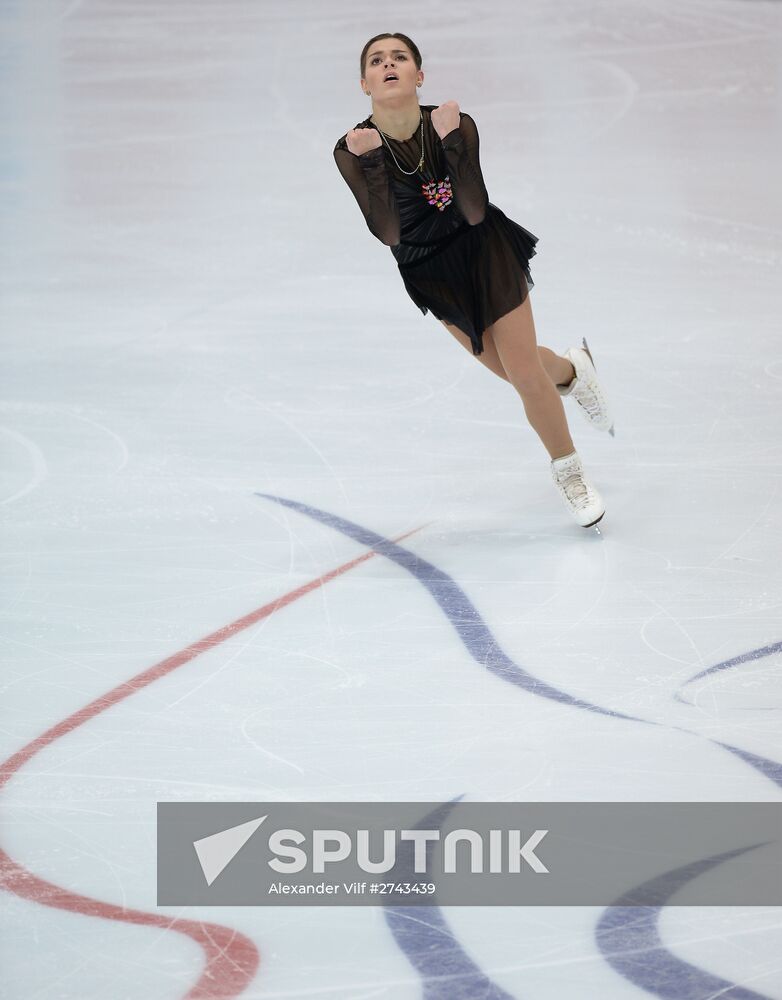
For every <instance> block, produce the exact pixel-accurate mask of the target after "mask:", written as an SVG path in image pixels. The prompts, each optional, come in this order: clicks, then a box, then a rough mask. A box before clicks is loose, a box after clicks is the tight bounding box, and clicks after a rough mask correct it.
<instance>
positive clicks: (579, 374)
mask: <svg viewBox="0 0 782 1000" xmlns="http://www.w3.org/2000/svg"><path fill="white" fill-rule="evenodd" d="M583 344H584V346H583V347H569V348H568V349H567V351H565V355H564V356H565V357H566V358H567V359H568V361H569V362H570V363H571V364H572V365H573V367H574V368H575V370H576V375H575V378H574V379H573V381H572V382H571V383H570V384H569V385H558V386H557V391H558V392H559V394H560V396H570V395H572V396H573V399H575V401H576V402H577V403H578V405H579V408H580V410H581V412H582V413H583V414H584V417H585V419H586V420H587V421H588V422H589V423H590V424H591V425H592V426H593V427H595V428H597V430H599V431H608V433H609V434H610V435H611V437H613V436H614V418H613V417H612V416H611V410H610V408H609V405H608V400H607V398H606V394H605V390H604V389H603V387H602V386H601V384H600V382H599V381H598V378H597V372H596V371H595V363H594V361H593V360H592V354H591V353H590V350H589V347H588V345H587V342H586V339H585V338H583Z"/></svg>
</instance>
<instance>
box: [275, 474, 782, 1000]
mask: <svg viewBox="0 0 782 1000" xmlns="http://www.w3.org/2000/svg"><path fill="white" fill-rule="evenodd" d="M256 496H259V497H264V498H266V499H268V500H274V501H275V502H277V503H280V504H282V505H283V506H286V507H291V508H293V509H294V510H298V511H299V512H300V513H302V514H306V515H307V516H309V517H311V518H313V519H314V520H317V521H320V522H321V523H323V524H326V525H328V526H329V527H332V528H335V529H336V530H337V531H340V532H342V533H343V534H344V535H347V536H348V537H349V538H353V539H354V540H355V541H357V542H360V543H361V544H363V545H366V546H367V547H368V548H371V549H373V550H374V551H375V552H377V553H378V554H379V555H384V556H386V558H388V559H391V560H392V561H393V562H396V563H397V564H398V565H400V566H402V567H403V568H404V569H406V570H408V572H410V573H411V574H412V575H413V576H414V577H415V578H416V579H417V580H418V581H419V582H420V583H421V584H422V585H423V586H424V587H426V589H427V590H428V591H429V592H430V594H431V595H432V596H433V597H434V599H435V600H436V601H437V603H438V604H439V605H440V608H441V609H442V611H443V613H444V614H445V616H446V617H447V618H448V620H449V621H450V622H451V624H452V625H453V626H454V628H455V629H456V632H457V634H458V635H459V637H460V639H461V640H462V642H463V643H464V645H465V646H466V648H467V650H468V652H469V653H470V654H471V655H472V656H473V657H474V658H475V659H476V660H477V661H478V663H480V665H481V666H484V667H486V668H487V669H488V670H490V671H491V672H492V673H494V674H496V675H497V676H499V677H500V678H502V679H503V680H506V681H509V682H510V683H512V684H515V685H517V686H518V687H520V688H522V689H524V690H526V691H528V692H530V693H531V694H536V695H539V696H540V697H543V698H550V699H552V700H554V701H558V702H560V703H563V704H568V705H572V706H574V707H577V708H584V709H587V710H589V711H593V712H597V713H599V714H601V715H610V716H613V717H615V718H620V719H628V720H630V721H633V722H642V723H644V724H647V725H658V723H655V722H649V720H647V719H639V718H636V717H635V716H630V715H625V714H623V713H621V712H613V711H611V710H609V709H605V708H601V707H599V706H597V705H592V704H590V703H589V702H585V701H581V700H580V699H577V698H574V697H572V696H571V695H569V694H567V693H566V692H563V691H559V690H558V689H557V688H554V687H550V686H549V685H548V684H545V683H543V682H542V681H540V680H538V678H536V677H534V676H533V675H532V674H529V673H528V672H527V671H526V670H524V669H523V668H522V667H519V666H518V665H517V664H515V663H514V662H513V661H512V660H511V659H510V658H509V657H508V656H506V654H505V653H503V652H502V650H501V649H500V648H499V646H498V645H497V643H496V642H495V640H494V638H493V636H492V635H491V632H490V631H489V629H488V628H487V626H486V624H485V623H484V621H483V619H482V618H481V617H480V615H479V614H478V611H477V610H476V608H475V607H474V605H473V604H472V602H471V601H470V600H469V598H468V597H467V595H466V594H465V593H464V592H463V591H462V590H461V588H460V587H459V586H458V585H457V584H456V582H455V581H454V580H453V579H451V577H449V576H448V575H447V574H446V573H443V572H442V571H441V570H439V569H437V567H436V566H433V565H432V564H431V563H429V562H427V561H426V560H425V559H422V558H421V557H420V556H416V555H415V554H414V553H412V552H408V550H407V549H404V548H402V546H400V545H397V544H396V543H395V542H392V541H391V540H390V539H387V538H384V537H383V536H382V535H378V534H376V533H375V532H373V531H370V530H369V529H368V528H363V527H361V526H360V525H357V524H354V523H353V522H352V521H348V520H346V519H345V518H341V517H338V516H337V515H335V514H330V513H328V512H327V511H322V510H319V509H318V508H316V507H311V506H309V505H307V504H304V503H300V502H298V501H296V500H289V499H287V498H285V497H277V496H273V495H271V494H269V493H256ZM693 679H694V678H693ZM675 728H678V729H681V731H682V732H688V730H685V729H683V728H682V727H675ZM709 742H710V743H713V744H714V745H715V746H720V747H723V748H724V749H725V750H728V751H729V752H730V753H733V754H735V755H737V756H738V757H740V758H741V759H742V760H743V761H744V762H745V763H747V764H749V765H750V766H751V767H753V768H754V769H755V770H757V771H759V772H760V773H761V774H762V775H763V776H764V777H766V778H769V779H770V780H771V781H773V782H774V783H775V784H777V785H779V786H780V787H782V765H780V764H778V763H777V762H776V761H773V760H769V759H767V758H764V757H760V756H758V755H757V754H752V753H750V752H749V751H746V750H742V749H740V748H739V747H734V746H731V745H730V744H728V743H721V742H719V741H718V740H712V739H709ZM735 853H740V852H731V853H730V854H729V855H724V856H721V859H726V858H727V857H730V856H733V855H734V854H735ZM710 860H711V861H712V862H713V863H714V864H718V863H719V860H714V859H704V861H701V862H697V863H696V865H695V866H693V865H689V866H687V867H686V869H681V870H680V871H689V872H692V871H694V870H695V868H696V867H697V866H698V865H700V866H708V864H709V861H710ZM700 870H706V868H705V867H701V869H700ZM699 873H700V871H698V872H696V874H699ZM690 877H695V876H694V875H692V876H690ZM662 878H664V876H663V877H662ZM402 881H404V880H402ZM685 881H686V879H685ZM623 902H624V897H623V899H621V900H618V901H617V903H616V904H614V905H612V906H611V907H609V908H608V909H607V910H606V911H605V913H604V916H603V918H602V920H601V921H600V924H599V925H598V930H597V933H598V944H599V947H600V951H601V952H602V953H603V955H604V957H605V958H606V959H607V960H608V961H609V964H611V965H612V967H613V968H615V969H617V971H619V972H620V973H621V974H622V975H623V976H626V978H628V979H630V980H631V981H632V982H637V983H638V984H639V985H642V986H643V988H644V989H647V990H649V992H651V993H655V994H656V995H657V996H660V997H664V998H666V1000H668V998H670V1000H703V996H704V990H706V994H705V995H708V991H709V990H710V989H711V992H712V993H715V992H716V991H717V990H723V991H725V990H727V992H722V993H720V994H719V995H720V996H721V997H725V998H729V1000H770V998H768V997H764V996H762V995H761V994H759V993H753V992H752V991H751V990H744V989H743V988H742V987H739V986H735V985H733V984H731V983H727V982H724V981H723V980H719V979H717V978H716V977H712V976H711V975H710V974H708V973H706V972H703V971H702V970H700V969H698V968H697V967H695V966H692V965H689V964H688V963H686V962H681V961H679V960H678V959H677V958H676V957H675V956H674V955H672V954H671V953H669V952H667V951H665V949H664V948H663V947H662V942H661V941H660V938H659V935H658V934H657V919H658V916H659V912H660V907H642V908H640V909H641V911H642V912H641V914H640V915H639V914H638V910H639V908H638V907H637V906H633V905H632V903H627V904H626V905H622V904H623ZM410 911H413V912H410ZM420 911H423V912H424V913H425V914H426V916H424V917H421V916H420ZM386 920H387V922H388V924H389V927H390V929H391V932H392V933H393V935H394V938H395V940H396V941H397V943H398V945H399V947H400V948H401V949H402V951H403V952H404V954H405V955H406V956H407V957H408V959H409V960H410V962H411V963H412V964H413V966H414V967H415V968H416V970H417V971H418V972H419V974H420V975H421V977H422V979H423V981H424V1000H448V998H449V997H454V998H456V1000H472V998H474V997H476V996H481V997H482V998H485V1000H512V998H510V996H509V994H507V993H505V992H504V991H502V990H500V988H499V987H498V986H496V985H495V984H493V983H492V982H491V981H490V980H489V979H488V978H487V977H486V976H485V975H484V973H483V972H482V971H481V970H480V968H479V967H478V966H477V965H475V963H474V962H473V961H472V959H470V958H469V956H468V955H467V954H466V953H465V952H464V950H463V949H462V947H461V945H460V944H459V942H458V941H457V940H456V938H454V936H453V934H452V932H451V931H450V930H449V928H448V925H447V923H446V921H445V918H444V917H443V915H442V911H441V910H440V909H439V907H426V908H424V907H404V906H389V908H388V910H387V914H386ZM613 941H615V942H616V943H618V945H619V946H620V948H621V951H620V952H619V953H618V954H615V953H614V951H613V950H612V944H613ZM639 944H641V945H644V946H645V947H646V953H647V954H648V953H649V952H650V950H653V951H654V953H655V959H654V961H653V962H652V963H651V964H649V963H648V959H645V958H642V959H641V960H640V962H641V963H643V964H642V966H641V967H639V961H638V960H636V959H634V957H633V956H632V955H630V956H629V957H628V956H627V955H626V953H627V952H630V951H635V950H636V948H637V947H638V945H639ZM440 970H444V971H440ZM650 973H651V974H653V975H654V980H652V979H651V978H650V977H649V974H650ZM681 976H684V981H683V982H678V981H677V977H681ZM660 977H661V978H660ZM671 983H675V988H674V987H670V988H669V985H668V984H671ZM690 983H694V984H696V986H694V987H693V989H694V990H697V993H696V992H693V991H692V990H690V988H689V984H690ZM710 983H716V984H718V985H717V987H716V988H712V987H711V986H709V984H710ZM463 989H464V990H466V991H467V992H463ZM481 991H483V992H481Z"/></svg>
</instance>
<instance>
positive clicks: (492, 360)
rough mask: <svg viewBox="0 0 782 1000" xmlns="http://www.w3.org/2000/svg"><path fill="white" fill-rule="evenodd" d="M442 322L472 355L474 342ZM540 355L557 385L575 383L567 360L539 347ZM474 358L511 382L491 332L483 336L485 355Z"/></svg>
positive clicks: (460, 331)
mask: <svg viewBox="0 0 782 1000" xmlns="http://www.w3.org/2000/svg"><path fill="white" fill-rule="evenodd" d="M440 322H441V323H442V324H443V326H444V327H445V329H446V330H447V331H448V332H449V333H451V334H453V336H454V337H455V338H456V339H457V340H458V341H459V343H460V344H461V345H462V347H465V348H466V349H467V350H468V351H469V352H470V354H472V342H471V341H470V338H469V336H468V335H467V334H466V333H465V332H464V330H460V329H459V327H458V326H453V325H452V324H451V323H446V322H445V320H444V319H443V320H440ZM538 354H539V355H540V363H541V364H542V365H543V368H544V369H545V371H546V374H547V375H548V377H549V378H550V379H551V381H552V382H553V383H554V384H555V385H568V384H569V383H570V382H572V381H573V379H574V378H575V375H576V372H575V369H574V368H573V365H571V363H570V362H569V361H568V359H567V358H563V357H560V355H559V354H555V353H554V351H552V350H551V349H550V348H548V347H538ZM473 356H474V357H475V358H476V359H477V360H478V361H480V362H481V364H482V365H485V366H486V368H488V369H489V371H491V372H494V374H495V375H499V377H500V378H501V379H504V380H505V381H506V382H510V379H509V378H508V373H507V372H506V371H505V368H504V367H503V364H502V361H500V357H499V355H498V354H497V348H496V347H495V346H494V340H493V339H492V335H491V331H490V330H487V331H485V332H484V335H483V354H477V355H473Z"/></svg>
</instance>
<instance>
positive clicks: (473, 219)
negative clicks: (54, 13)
mask: <svg viewBox="0 0 782 1000" xmlns="http://www.w3.org/2000/svg"><path fill="white" fill-rule="evenodd" d="M459 114H460V116H461V119H460V122H459V127H458V128H455V129H454V130H453V132H449V133H448V135H446V136H445V138H444V139H443V140H442V144H443V154H444V156H445V161H446V163H447V164H448V174H449V176H450V178H451V187H452V188H453V194H454V198H455V199H456V204H457V205H458V206H459V211H460V212H461V213H462V215H463V216H464V218H465V219H466V220H467V222H468V223H469V224H470V225H471V226H477V225H478V223H479V222H483V219H484V217H485V215H486V208H487V207H488V204H489V196H488V194H487V192H486V185H485V184H484V182H483V174H482V173H481V164H480V159H479V157H478V145H479V143H478V129H477V128H476V126H475V122H474V121H473V120H472V118H471V117H470V116H469V115H468V114H467V113H466V112H464V111H461V112H459Z"/></svg>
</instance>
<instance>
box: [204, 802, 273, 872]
mask: <svg viewBox="0 0 782 1000" xmlns="http://www.w3.org/2000/svg"><path fill="white" fill-rule="evenodd" d="M267 815H268V813H267ZM265 819H266V816H261V818H260V819H251V820H250V821H249V823H241V824H240V825H239V826H232V827H230V829H228V830H221V831H220V832H219V833H213V834H212V835H211V836H209V837H202V838H201V840H194V841H193V847H195V850H196V854H197V855H198V860H199V861H200V862H201V871H202V872H203V873H204V878H205V879H206V884H207V885H211V884H212V882H214V880H215V879H216V878H217V876H218V875H219V874H220V872H221V871H222V870H223V869H224V868H225V866H226V865H227V864H229V863H230V862H231V861H232V860H233V859H234V858H235V857H236V855H237V854H238V853H239V851H241V849H242V848H243V847H244V845H245V844H246V843H247V841H248V840H249V839H250V837H252V835H253V834H254V833H255V831H256V830H257V829H258V827H259V826H260V825H261V823H263V821H264V820H265Z"/></svg>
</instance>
